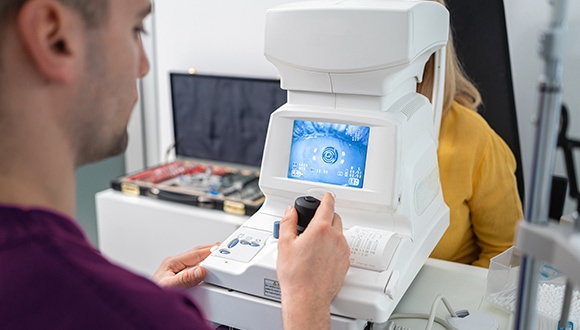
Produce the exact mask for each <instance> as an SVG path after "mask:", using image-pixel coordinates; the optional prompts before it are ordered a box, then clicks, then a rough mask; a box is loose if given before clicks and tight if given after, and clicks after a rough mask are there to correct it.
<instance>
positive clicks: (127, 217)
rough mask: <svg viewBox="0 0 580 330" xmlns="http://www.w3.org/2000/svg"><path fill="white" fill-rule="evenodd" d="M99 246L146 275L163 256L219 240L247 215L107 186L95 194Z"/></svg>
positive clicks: (120, 262) (106, 253)
mask: <svg viewBox="0 0 580 330" xmlns="http://www.w3.org/2000/svg"><path fill="white" fill-rule="evenodd" d="M95 202H96V209H97V231H98V237H99V244H98V245H99V250H100V251H101V252H102V253H103V254H104V255H105V256H107V257H108V258H110V259H111V260H113V261H115V262H117V263H118V264H120V265H122V266H124V267H126V268H128V269H131V270H132V271H134V272H137V273H139V274H141V275H143V276H145V277H150V276H151V275H153V273H154V272H155V271H156V270H157V268H158V267H159V265H160V264H161V261H162V260H163V259H164V258H165V257H168V256H172V255H176V254H180V253H183V252H185V251H187V250H190V249H191V248H193V247H195V246H198V245H204V244H212V243H215V242H221V241H222V240H224V239H226V238H227V237H228V236H229V235H230V234H231V233H232V232H234V231H235V230H236V229H238V228H239V227H240V226H241V225H242V224H243V223H244V222H245V221H246V220H247V219H248V217H247V216H239V215H234V214H229V213H225V212H223V211H219V210H212V209H204V208H200V207H194V206H189V205H185V204H179V203H174V202H168V201H162V200H156V199H154V198H150V197H141V196H129V195H126V194H124V193H121V192H119V191H116V190H112V189H107V190H104V191H101V192H99V193H97V195H96V197H95Z"/></svg>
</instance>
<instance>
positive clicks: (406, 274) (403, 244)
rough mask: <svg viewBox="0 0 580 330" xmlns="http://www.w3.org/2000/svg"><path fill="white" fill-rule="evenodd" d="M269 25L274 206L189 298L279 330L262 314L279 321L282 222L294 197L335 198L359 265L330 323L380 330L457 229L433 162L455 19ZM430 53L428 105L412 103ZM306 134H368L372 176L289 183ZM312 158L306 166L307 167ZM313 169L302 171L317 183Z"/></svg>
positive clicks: (351, 0)
mask: <svg viewBox="0 0 580 330" xmlns="http://www.w3.org/2000/svg"><path fill="white" fill-rule="evenodd" d="M266 17H267V20H266V35H265V55H266V57H267V58H268V60H269V61H271V62H272V63H273V64H274V65H276V67H277V68H278V69H279V71H280V74H281V85H282V88H284V89H286V90H288V102H287V103H286V104H284V105H283V106H281V107H280V108H279V109H277V110H276V111H274V112H273V113H272V115H271V117H270V123H269V127H268V133H267V137H266V143H265V148H264V156H263V161H262V167H261V175H260V188H261V189H262V191H263V192H264V194H265V196H266V199H265V202H264V204H263V206H262V207H261V208H260V209H259V210H258V212H257V213H255V214H254V215H253V216H251V217H250V219H248V220H247V221H246V222H245V223H244V224H243V225H242V226H241V227H240V228H239V229H238V230H237V231H236V232H234V233H233V234H232V235H231V236H230V237H229V238H228V239H226V240H225V241H224V242H223V243H222V244H221V245H220V247H219V248H218V249H216V250H215V251H214V252H213V253H212V254H211V255H210V256H209V257H208V258H207V259H206V260H205V261H204V262H203V266H204V267H205V268H206V270H207V277H206V280H205V283H204V284H203V285H201V286H199V287H197V288H194V289H193V290H192V294H193V295H194V296H195V298H196V300H198V301H200V302H201V303H203V304H204V306H206V309H205V311H206V315H207V316H208V318H209V319H210V320H211V321H213V322H216V323H219V324H225V325H229V326H233V327H237V328H251V329H274V328H282V323H281V318H280V314H279V313H263V311H260V310H259V306H262V305H263V306H264V311H266V310H268V311H271V310H272V306H274V309H275V308H276V306H277V307H278V309H279V303H278V301H279V300H280V290H279V286H278V282H277V275H276V256H277V239H276V238H274V237H273V228H274V222H275V221H276V220H280V219H281V218H282V215H283V213H284V210H285V209H286V207H287V206H288V205H292V204H293V203H294V200H295V199H296V198H297V197H299V196H305V195H311V196H314V197H318V198H321V197H322V195H323V194H324V193H325V192H331V193H332V194H333V195H334V196H335V200H336V212H337V213H339V214H340V215H341V218H342V220H343V224H344V229H345V235H346V236H347V239H348V241H349V245H350V246H351V267H350V269H349V270H348V273H347V274H346V277H345V280H344V283H343V286H342V288H341V290H340V292H339V293H338V295H337V297H336V298H335V300H334V302H333V303H332V305H331V314H332V315H333V317H338V318H346V319H351V320H364V321H365V322H364V323H366V321H371V322H377V323H380V322H385V321H387V320H388V318H389V316H390V315H391V313H392V312H393V310H394V308H395V307H396V305H397V303H398V302H399V300H400V299H401V297H402V296H403V294H404V293H405V291H406V290H407V288H408V287H409V285H410V284H411V282H412V280H413V279H414V277H415V276H416V274H417V272H418V271H419V270H420V268H421V267H422V265H423V263H424V262H425V260H426V259H427V257H428V256H429V254H430V253H431V251H432V250H433V248H434V247H435V245H436V244H437V242H438V241H439V239H440V237H441V236H442V235H443V232H444V231H445V229H446V228H447V226H448V223H449V210H448V207H447V206H446V205H445V203H444V201H443V196H442V192H441V185H440V181H439V172H438V162H437V139H438V134H439V125H440V119H441V108H442V91H443V76H444V67H445V61H444V59H445V53H444V49H445V45H446V43H447V40H448V35H449V15H448V12H447V10H446V9H445V8H444V7H443V6H442V5H440V4H438V3H436V2H433V1H412V0H407V1H406V0H376V1H374V0H345V1H327V0H320V1H317V0H315V1H308V2H298V3H290V4H287V5H282V6H278V7H275V8H273V9H270V10H269V11H268V12H267V16H266ZM432 55H434V56H435V62H436V65H435V80H436V82H435V88H434V93H433V97H432V100H433V105H432V104H431V103H430V101H429V100H428V99H427V98H426V97H424V96H422V95H420V94H418V93H416V85H417V82H419V81H421V79H422V75H423V69H424V66H425V63H426V61H427V60H428V59H429V58H430V57H431V56H432ZM296 121H298V124H296ZM304 122H306V123H308V124H311V126H313V127H318V126H320V125H319V124H320V123H323V126H325V127H328V126H329V125H330V127H334V128H336V129H337V131H338V132H341V130H344V129H345V127H346V129H347V130H348V129H350V128H352V127H355V128H361V127H362V128H363V130H364V132H368V136H367V138H368V140H365V143H366V159H365V161H364V165H363V166H362V168H361V167H359V168H358V170H359V171H358V172H357V171H356V170H357V168H355V169H354V170H355V171H354V172H357V173H356V175H357V176H356V178H355V179H350V178H349V181H348V182H349V183H350V182H352V183H353V184H333V183H327V182H320V181H319V182H316V181H310V180H305V179H303V178H301V177H300V175H302V172H300V171H298V172H297V173H298V177H294V176H293V175H294V174H295V172H292V170H293V169H296V167H293V166H294V165H296V164H297V163H298V162H296V160H294V159H291V151H292V150H293V140H297V138H296V135H294V138H293V134H296V130H298V131H300V127H299V126H295V125H299V124H300V123H304ZM327 124H328V125H327ZM349 127H350V128H349ZM335 132H336V131H335ZM318 136H320V134H318V135H317V136H314V137H313V136H310V137H308V138H316V137H318ZM349 136H350V135H349ZM322 141H323V143H327V142H328V140H326V139H324V140H322ZM353 141H354V138H353ZM308 142H309V143H310V142H312V141H308ZM346 145H348V143H347V144H345V145H344V146H346ZM323 146H324V145H321V147H323ZM334 146H335V147H336V149H337V150H338V153H337V154H338V157H339V158H340V157H342V158H347V157H348V155H349V151H346V152H345V151H342V153H341V152H340V150H342V149H341V146H342V144H341V143H339V144H336V145H334ZM344 148H346V149H345V150H347V149H348V147H344ZM307 152H312V153H313V154H316V152H319V149H318V148H317V147H316V148H312V149H308V150H307ZM345 155H346V156H345ZM318 156H320V155H319V153H318V154H316V155H315V156H312V159H313V160H312V162H313V164H314V163H316V162H319V158H315V157H318ZM308 157H310V156H308ZM308 157H307V159H310V158H308ZM342 158H341V159H342ZM341 161H342V160H341ZM308 162H309V161H308ZM293 164H294V165H293ZM301 164H302V163H301ZM339 164H340V162H339ZM310 165H312V164H308V166H305V167H304V168H301V170H304V169H308V170H310V171H312V170H313V167H312V166H310ZM323 165H324V166H326V165H327V164H323ZM334 165H336V166H340V165H337V164H336V163H334ZM334 165H333V166H334ZM309 166H310V167H309ZM321 168H323V167H322V165H321V167H317V168H316V170H319V171H320V169H321ZM331 168H334V167H331ZM351 170H352V168H351ZM324 171H325V170H322V172H324ZM291 172H292V175H291ZM346 172H348V171H346ZM346 172H345V174H346ZM354 172H353V171H351V173H350V174H348V175H349V176H350V175H351V174H352V173H354ZM356 179H359V180H356ZM357 184H358V186H357ZM306 230H308V229H306ZM361 233H362V234H361ZM361 235H362V236H361ZM361 239H362V240H364V242H363V243H362V245H365V246H366V247H367V250H365V251H363V252H361V250H360V249H359V248H360V247H361ZM355 242H358V243H355ZM357 244H358V245H357ZM372 244H374V250H373V248H371V250H372V251H370V257H369V250H368V247H369V246H371V245H372ZM355 245H357V246H356V247H355ZM363 250H364V249H363ZM365 253H366V254H365ZM371 259H372V260H371ZM305 267H307V265H305ZM315 280H316V279H313V281H315ZM248 301H252V305H253V306H254V309H255V311H250V312H248V311H246V312H244V313H236V312H235V310H236V309H237V307H236V306H223V305H222V306H220V304H219V303H218V302H220V303H223V302H225V303H227V304H246V303H248ZM208 306H209V307H208ZM256 306H257V307H258V308H256ZM224 310H228V311H229V312H226V313H224ZM346 323H348V322H346ZM346 323H345V324H346ZM340 324H342V323H340V322H338V323H336V322H335V323H333V328H340V327H341V326H340Z"/></svg>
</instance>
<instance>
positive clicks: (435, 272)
mask: <svg viewBox="0 0 580 330" xmlns="http://www.w3.org/2000/svg"><path fill="white" fill-rule="evenodd" d="M486 283H487V269H486V268H481V267H476V266H470V265H464V264H458V263H454V262H449V261H444V260H438V259H428V260H427V262H426V263H425V265H424V266H423V268H422V269H421V270H420V271H419V274H417V277H416V278H415V280H414V281H413V283H412V284H411V286H410V287H409V289H408V290H407V292H406V293H405V295H404V296H403V299H401V302H400V303H399V305H398V306H397V308H396V309H395V313H425V314H429V311H430V309H431V305H432V304H433V301H434V300H435V297H436V296H437V295H438V294H439V293H441V294H442V295H443V296H444V297H445V298H446V299H447V300H448V301H449V303H450V304H451V306H452V307H453V309H455V310H458V309H466V308H468V309H475V310H480V311H484V312H486V313H488V314H490V315H491V316H492V317H493V318H495V319H496V320H497V321H498V322H499V325H500V327H499V329H500V330H508V329H511V328H512V327H511V324H512V314H510V313H507V312H505V311H502V310H500V309H499V308H497V307H495V306H493V305H491V304H489V303H488V302H485V301H484V300H483V297H484V294H485V287H486ZM447 315H448V312H447V309H445V307H444V305H443V304H442V303H440V304H439V305H438V309H437V316H439V317H441V318H443V319H446V317H447ZM396 323H397V324H399V325H403V326H406V327H409V328H410V329H424V328H425V324H426V321H423V320H397V321H396ZM433 329H444V328H443V327H441V326H439V325H438V324H435V326H434V327H433Z"/></svg>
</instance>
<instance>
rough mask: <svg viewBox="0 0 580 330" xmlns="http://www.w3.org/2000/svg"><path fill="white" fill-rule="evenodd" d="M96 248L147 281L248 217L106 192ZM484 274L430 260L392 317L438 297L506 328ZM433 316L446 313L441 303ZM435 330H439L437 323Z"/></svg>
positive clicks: (416, 323)
mask: <svg viewBox="0 0 580 330" xmlns="http://www.w3.org/2000/svg"><path fill="white" fill-rule="evenodd" d="M96 203H97V224H98V232H99V248H100V250H101V251H102V252H103V254H104V255H106V256H107V257H109V258H111V259H112V260H114V261H116V262H118V263H119V264H121V265H123V266H125V267H127V268H129V269H132V270H133V271H135V272H137V273H141V274H142V275H144V276H146V277H150V276H151V275H152V274H153V272H155V270H157V267H158V266H159V264H160V263H161V260H163V258H164V257H166V256H169V255H174V254H178V253H181V252H183V251H186V250H188V249H190V248H192V247H194V246H196V245H200V244H206V243H211V242H215V241H221V240H223V239H225V238H226V237H227V236H229V235H230V234H231V233H232V232H233V231H235V230H236V229H237V228H238V227H239V226H240V225H241V224H242V223H243V222H244V221H245V220H246V219H247V218H248V217H245V216H236V215H232V214H227V213H224V212H222V211H216V210H208V209H202V208H198V207H192V206H188V205H181V204H178V203H173V202H166V201H160V200H155V199H152V198H148V197H134V196H127V195H125V194H123V193H120V192H117V191H114V190H111V189H109V190H105V191H103V192H100V193H98V194H97V196H96ZM486 282H487V269H484V268H480V267H475V266H469V265H463V264H457V263H453V262H448V261H443V260H437V259H428V260H427V262H426V263H425V265H424V266H423V268H422V269H421V271H420V272H419V274H418V275H417V277H416V278H415V280H414V282H413V283H412V284H411V286H410V288H409V289H408V290H407V292H406V293H405V295H404V296H403V298H402V300H401V302H400V303H399V305H398V306H397V308H396V309H395V313H425V314H428V313H429V311H430V309H431V305H432V303H433V301H434V299H435V297H436V296H437V294H439V293H441V294H443V296H444V297H445V298H446V299H447V300H448V301H449V303H450V304H451V305H452V306H453V308H454V309H456V310H457V309H463V308H469V309H479V310H482V311H485V312H488V313H489V314H491V315H492V316H493V317H494V318H495V319H496V320H497V321H498V322H499V323H500V329H501V330H507V329H510V327H509V325H510V324H511V315H510V314H509V313H506V312H503V311H501V310H499V309H497V308H496V307H494V306H492V305H490V304H489V303H486V302H483V296H484V294H485V287H486ZM437 316H439V317H442V318H445V317H446V316H447V310H446V309H445V307H444V306H443V304H439V307H438V313H437ZM396 323H397V324H400V325H403V326H407V327H409V328H410V329H413V330H415V329H424V328H425V324H426V321H423V320H397V322H396ZM434 329H442V327H439V326H438V325H437V324H436V325H435V326H434Z"/></svg>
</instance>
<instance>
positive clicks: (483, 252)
mask: <svg viewBox="0 0 580 330" xmlns="http://www.w3.org/2000/svg"><path fill="white" fill-rule="evenodd" d="M516 166H517V165H516V161H515V157H514V156H513V154H512V152H511V150H510V149H509V147H508V146H507V144H506V143H505V142H504V141H503V140H502V139H501V138H500V137H499V136H498V135H497V134H496V133H495V132H493V134H491V135H490V138H489V140H488V141H487V144H486V147H485V151H484V154H483V157H482V158H481V162H480V163H479V166H478V167H477V169H476V171H475V172H474V174H473V175H474V177H473V184H474V186H473V188H474V189H473V195H472V198H471V199H470V200H469V207H470V210H471V221H472V225H473V232H474V234H475V238H476V243H477V245H478V246H479V248H480V253H479V257H478V259H477V260H475V261H474V262H473V265H476V266H481V267H489V263H490V259H491V258H493V257H494V256H496V255H498V254H500V253H501V252H503V251H505V250H506V249H508V248H509V247H510V246H512V245H513V243H514V235H515V231H516V228H517V223H518V222H519V220H521V219H522V218H523V212H522V205H521V201H520V197H519V193H518V190H517V183H516V177H515V174H514V173H515V170H516Z"/></svg>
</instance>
